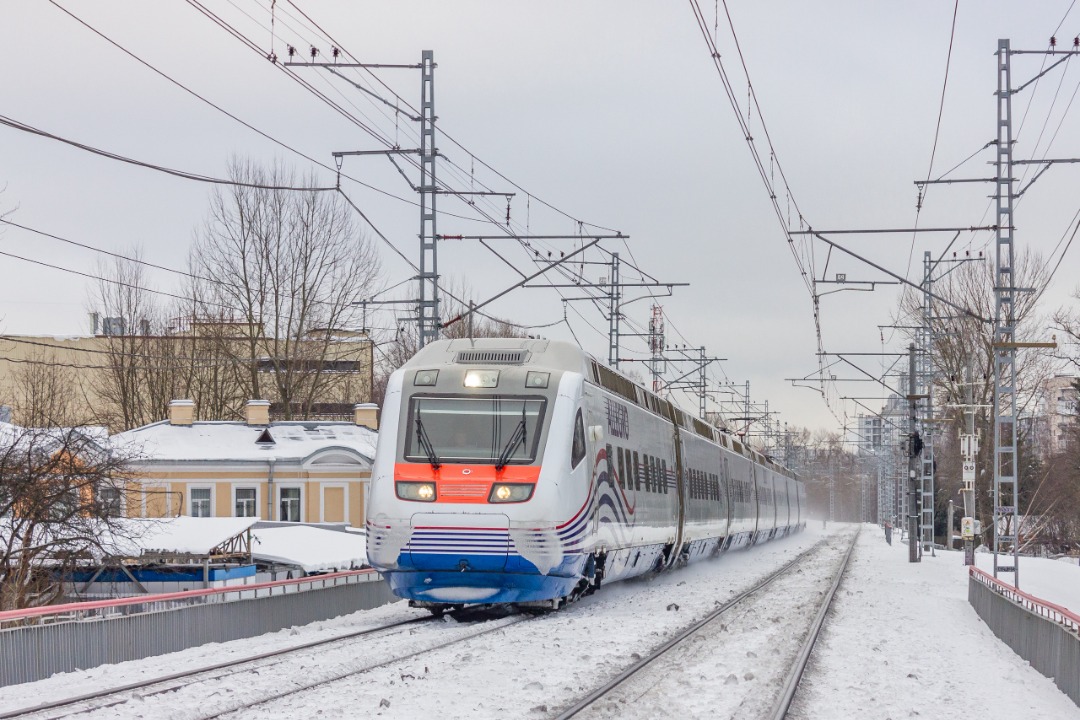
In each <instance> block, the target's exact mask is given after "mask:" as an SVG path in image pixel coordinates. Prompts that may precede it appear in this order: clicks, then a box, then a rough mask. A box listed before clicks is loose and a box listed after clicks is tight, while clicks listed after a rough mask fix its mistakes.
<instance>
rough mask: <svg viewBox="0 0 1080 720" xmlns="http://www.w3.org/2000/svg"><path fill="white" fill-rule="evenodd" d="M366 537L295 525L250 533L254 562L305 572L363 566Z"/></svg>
mask: <svg viewBox="0 0 1080 720" xmlns="http://www.w3.org/2000/svg"><path fill="white" fill-rule="evenodd" d="M366 543H367V538H366V536H365V535H364V533H362V532H339V531H337V530H325V529H323V528H317V527H311V526H308V525H298V526H296V527H270V528H259V529H258V530H255V531H253V532H252V539H251V554H252V556H253V557H254V558H255V559H256V560H261V561H263V562H276V563H281V564H283V565H297V566H299V567H301V568H303V569H304V571H305V572H309V573H310V572H320V571H325V570H348V569H350V568H358V567H360V566H361V565H366V564H367V551H366Z"/></svg>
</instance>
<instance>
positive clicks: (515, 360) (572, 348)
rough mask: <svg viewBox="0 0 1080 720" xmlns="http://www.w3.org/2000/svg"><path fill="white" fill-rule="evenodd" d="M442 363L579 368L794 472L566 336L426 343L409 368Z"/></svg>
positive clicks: (701, 432) (599, 382)
mask: <svg viewBox="0 0 1080 720" xmlns="http://www.w3.org/2000/svg"><path fill="white" fill-rule="evenodd" d="M438 365H499V366H508V365H529V366H530V367H542V368H545V369H550V370H555V371H563V372H577V373H581V374H582V375H584V376H585V377H586V378H587V379H589V380H590V381H592V382H594V383H596V384H597V385H600V386H601V387H603V388H605V389H607V390H609V391H611V392H613V393H615V394H616V395H619V396H621V397H623V398H624V399H626V400H627V401H629V402H632V403H634V404H636V405H640V406H642V407H644V408H647V409H649V410H651V411H652V412H654V413H656V414H657V415H660V416H662V417H664V418H667V419H670V420H674V421H675V422H676V423H678V424H679V425H680V426H682V427H683V428H685V429H686V430H688V431H689V432H692V433H696V434H698V435H700V436H702V437H704V438H708V439H709V440H712V441H713V442H716V443H718V444H720V445H723V446H724V447H727V448H729V449H732V450H734V451H735V452H738V453H740V454H743V455H746V456H747V457H750V458H752V459H753V460H754V461H756V462H758V463H760V464H762V465H769V466H771V467H773V468H774V469H776V470H779V471H780V472H782V473H784V474H785V475H789V476H791V477H794V474H793V473H792V471H791V470H789V469H788V468H785V467H784V466H783V465H781V464H780V463H777V462H776V461H775V460H773V459H772V458H770V457H768V456H766V455H764V454H762V453H760V452H758V451H757V450H754V449H753V448H751V447H750V446H749V445H745V444H744V443H743V442H742V441H741V440H739V439H737V438H736V437H734V436H732V435H729V434H727V433H728V431H727V430H721V429H719V428H716V427H714V426H712V425H710V424H709V423H707V422H705V421H704V420H702V419H701V418H698V417H695V416H693V415H691V414H690V413H687V412H685V411H684V410H682V409H681V408H679V407H678V406H676V405H674V404H673V403H671V402H670V401H669V400H665V399H664V398H661V397H660V396H658V395H655V394H654V393H652V392H650V391H649V390H647V389H646V388H644V387H642V386H641V385H640V384H638V383H637V382H634V381H633V380H631V379H630V378H628V377H627V376H625V375H623V374H622V373H620V372H619V371H618V370H614V369H612V368H609V367H608V366H607V365H605V364H603V363H602V362H600V361H599V360H597V359H596V358H594V357H592V356H591V355H589V354H588V353H586V352H585V351H584V350H582V349H581V348H580V347H578V346H577V345H575V344H573V343H569V342H566V341H563V340H544V339H533V338H473V339H468V338H463V339H455V340H437V341H435V342H432V343H429V344H427V345H425V346H424V347H423V348H421V349H420V350H419V351H418V352H417V353H416V354H415V355H414V356H413V357H412V358H411V359H410V360H409V361H408V362H407V363H405V365H404V366H403V367H417V366H423V367H432V366H438Z"/></svg>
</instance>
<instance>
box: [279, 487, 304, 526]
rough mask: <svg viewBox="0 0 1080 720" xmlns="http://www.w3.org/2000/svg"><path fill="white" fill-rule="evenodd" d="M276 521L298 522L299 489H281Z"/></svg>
mask: <svg viewBox="0 0 1080 720" xmlns="http://www.w3.org/2000/svg"><path fill="white" fill-rule="evenodd" d="M279 492H280V495H278V498H279V500H280V509H279V510H278V519H279V520H283V521H285V522H300V488H281V490H280V491H279Z"/></svg>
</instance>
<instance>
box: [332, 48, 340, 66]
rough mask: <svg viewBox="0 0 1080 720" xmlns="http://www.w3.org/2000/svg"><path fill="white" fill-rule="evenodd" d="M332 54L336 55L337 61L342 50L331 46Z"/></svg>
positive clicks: (335, 59)
mask: <svg viewBox="0 0 1080 720" xmlns="http://www.w3.org/2000/svg"><path fill="white" fill-rule="evenodd" d="M330 54H331V55H333V56H334V62H337V59H338V56H339V55H341V50H339V49H338V48H337V47H333V46H332V47H331V48H330Z"/></svg>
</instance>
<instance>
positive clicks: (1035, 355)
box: [898, 252, 1053, 531]
mask: <svg viewBox="0 0 1080 720" xmlns="http://www.w3.org/2000/svg"><path fill="white" fill-rule="evenodd" d="M1013 277H1014V285H1015V286H1016V287H1034V288H1038V287H1043V286H1045V284H1046V277H1047V268H1046V266H1045V264H1044V263H1043V262H1042V260H1041V258H1040V257H1039V256H1038V255H1037V254H1035V253H1031V252H1023V253H1021V254H1019V255H1018V257H1017V258H1016V261H1015V264H1014V268H1013ZM993 287H994V268H993V264H992V262H990V260H983V259H980V260H978V261H970V262H964V263H962V264H960V265H958V266H955V267H953V268H952V269H951V270H950V271H949V272H948V274H946V275H945V276H944V277H943V278H942V279H939V280H937V281H935V283H934V285H933V291H934V294H935V295H938V296H939V297H941V298H944V299H946V300H948V301H949V302H950V303H951V305H946V304H944V303H940V302H938V301H935V304H934V308H935V310H934V318H933V320H932V321H931V323H932V324H931V330H932V332H933V337H934V345H933V354H934V355H933V362H934V367H935V369H936V371H937V376H936V381H935V388H934V393H935V395H934V399H935V403H936V404H937V407H935V408H934V409H933V415H934V416H935V417H937V418H947V422H946V423H944V424H941V425H938V426H937V427H938V428H939V434H938V436H937V438H938V439H936V440H935V451H936V452H935V459H936V463H937V472H936V473H935V480H936V482H935V486H936V487H935V490H936V493H935V518H937V517H943V516H944V514H945V507H946V505H947V504H948V501H949V499H950V498H953V497H956V492H957V490H959V489H960V487H961V486H962V481H961V460H960V457H959V443H958V442H956V441H955V440H956V433H957V432H958V431H959V429H960V428H961V427H962V422H961V419H962V408H961V407H960V405H961V404H963V403H965V402H967V398H968V397H970V398H971V402H973V403H974V405H975V406H976V410H975V426H976V433H977V434H978V435H979V436H980V437H981V438H982V440H981V442H980V444H979V454H978V457H977V458H976V467H977V468H979V472H978V474H977V476H976V483H975V486H976V487H975V489H976V497H978V498H986V497H987V492H989V491H990V490H992V482H993V467H994V465H993V463H994V458H993V435H992V432H993V417H992V412H991V409H990V408H991V405H992V403H993V392H994V349H993V343H994V326H993V323H992V322H984V321H983V320H980V319H979V318H985V319H987V320H991V321H992V320H993V318H994V315H995V296H994V290H993ZM958 308H964V309H966V310H967V311H968V312H967V313H963V312H961V311H960V310H958ZM1037 311H1038V296H1037V295H1036V294H1033V293H1025V292H1020V293H1016V299H1015V306H1014V320H1015V322H1016V323H1017V325H1018V326H1019V328H1020V332H1019V333H1018V334H1017V336H1016V340H1017V341H1023V340H1030V339H1035V338H1036V337H1038V335H1039V333H1040V332H1041V330H1042V328H1043V327H1044V324H1043V323H1041V322H1039V320H1038V317H1037ZM898 319H899V322H898V324H900V325H905V326H915V325H921V324H922V322H923V320H922V306H921V295H917V294H915V293H907V294H905V296H904V297H903V298H902V300H901V306H900V312H899V318H898ZM1033 329H1034V330H1033ZM1052 368H1053V362H1052V360H1051V358H1050V357H1049V356H1048V355H1047V354H1046V353H1045V352H1042V351H1039V350H1033V349H1030V350H1029V349H1021V350H1019V351H1018V352H1017V354H1016V376H1017V386H1016V397H1017V412H1018V414H1019V415H1021V416H1022V415H1024V414H1025V413H1028V414H1030V412H1031V411H1032V410H1033V409H1034V406H1035V403H1036V400H1037V397H1038V391H1039V388H1040V387H1041V386H1042V384H1043V383H1044V382H1045V380H1046V378H1047V377H1049V375H1050V374H1051V373H1052ZM969 377H970V384H969V381H968V378H969ZM1017 429H1018V431H1019V433H1020V434H1019V435H1018V445H1019V453H1020V458H1019V459H1018V462H1021V463H1022V465H1019V466H1018V467H1020V468H1021V470H1020V475H1021V487H1020V491H1021V495H1023V496H1024V497H1025V498H1028V499H1030V498H1031V497H1032V495H1033V493H1034V492H1035V488H1036V487H1037V485H1038V483H1039V480H1040V476H1039V474H1038V473H1033V472H1025V471H1024V468H1027V469H1029V470H1030V469H1031V448H1030V446H1029V442H1028V441H1029V438H1028V437H1027V435H1026V432H1025V430H1026V429H1025V427H1023V426H1022V425H1019V424H1018V427H1017ZM943 433H947V434H946V435H945V436H944V437H943V436H942V434H943ZM1023 502H1024V500H1023V499H1022V504H1023ZM990 505H991V504H990V503H987V502H981V501H980V502H977V503H976V506H977V512H978V515H979V518H980V520H981V521H982V527H983V528H984V530H985V531H990V529H991V528H992V520H991V515H992V507H990ZM936 524H937V523H936Z"/></svg>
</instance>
